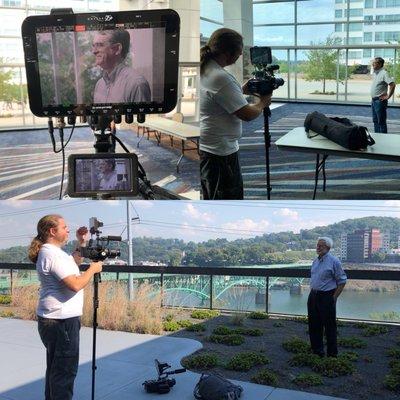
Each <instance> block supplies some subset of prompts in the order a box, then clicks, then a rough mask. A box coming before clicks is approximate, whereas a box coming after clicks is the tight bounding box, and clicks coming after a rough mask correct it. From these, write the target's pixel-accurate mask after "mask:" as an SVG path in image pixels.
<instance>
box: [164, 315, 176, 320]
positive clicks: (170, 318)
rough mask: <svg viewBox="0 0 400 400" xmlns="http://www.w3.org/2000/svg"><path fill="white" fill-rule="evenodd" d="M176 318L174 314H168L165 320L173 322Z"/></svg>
mask: <svg viewBox="0 0 400 400" xmlns="http://www.w3.org/2000/svg"><path fill="white" fill-rule="evenodd" d="M173 319H174V314H167V315H166V316H165V317H164V321H167V322H171V321H172V320H173Z"/></svg>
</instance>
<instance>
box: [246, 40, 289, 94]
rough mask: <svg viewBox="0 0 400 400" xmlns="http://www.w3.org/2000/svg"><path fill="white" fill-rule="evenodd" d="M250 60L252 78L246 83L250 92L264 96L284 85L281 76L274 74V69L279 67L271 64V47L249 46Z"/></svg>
mask: <svg viewBox="0 0 400 400" xmlns="http://www.w3.org/2000/svg"><path fill="white" fill-rule="evenodd" d="M250 60H251V63H252V64H253V66H254V71H253V75H254V78H252V79H250V80H249V81H248V83H247V87H248V90H249V92H250V93H251V94H259V95H261V96H265V95H268V94H271V93H272V92H273V91H274V90H275V89H278V88H279V87H280V86H283V85H284V83H285V81H284V80H283V79H282V78H276V77H275V76H274V71H277V70H278V69H279V65H273V64H272V54H271V47H257V46H255V47H251V48H250Z"/></svg>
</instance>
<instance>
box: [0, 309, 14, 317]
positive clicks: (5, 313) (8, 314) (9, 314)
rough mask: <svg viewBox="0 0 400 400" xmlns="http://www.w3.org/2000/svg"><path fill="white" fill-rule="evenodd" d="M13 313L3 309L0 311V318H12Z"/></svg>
mask: <svg viewBox="0 0 400 400" xmlns="http://www.w3.org/2000/svg"><path fill="white" fill-rule="evenodd" d="M14 316H15V314H14V313H13V312H12V311H9V310H5V311H0V317H2V318H13V317H14Z"/></svg>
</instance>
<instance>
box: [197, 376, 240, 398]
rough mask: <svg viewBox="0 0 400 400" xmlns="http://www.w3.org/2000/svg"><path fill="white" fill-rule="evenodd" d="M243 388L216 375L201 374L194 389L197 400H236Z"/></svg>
mask: <svg viewBox="0 0 400 400" xmlns="http://www.w3.org/2000/svg"><path fill="white" fill-rule="evenodd" d="M242 392H243V388H242V387H241V386H239V385H235V384H234V383H232V382H230V381H229V380H228V379H225V378H224V377H222V376H221V375H217V374H202V375H201V377H200V380H199V382H198V383H197V385H196V387H195V388H194V391H193V395H194V397H195V398H196V399H197V400H237V399H239V398H240V395H241V394H242Z"/></svg>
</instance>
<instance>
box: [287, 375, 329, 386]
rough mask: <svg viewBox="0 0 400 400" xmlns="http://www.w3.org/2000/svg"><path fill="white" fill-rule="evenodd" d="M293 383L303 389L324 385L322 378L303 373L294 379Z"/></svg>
mask: <svg viewBox="0 0 400 400" xmlns="http://www.w3.org/2000/svg"><path fill="white" fill-rule="evenodd" d="M293 382H294V383H295V384H296V385H298V386H302V387H309V386H319V385H322V378H321V377H320V376H319V375H317V374H313V373H312V372H303V373H302V374H300V375H298V376H297V377H296V378H294V379H293Z"/></svg>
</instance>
